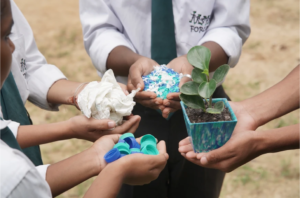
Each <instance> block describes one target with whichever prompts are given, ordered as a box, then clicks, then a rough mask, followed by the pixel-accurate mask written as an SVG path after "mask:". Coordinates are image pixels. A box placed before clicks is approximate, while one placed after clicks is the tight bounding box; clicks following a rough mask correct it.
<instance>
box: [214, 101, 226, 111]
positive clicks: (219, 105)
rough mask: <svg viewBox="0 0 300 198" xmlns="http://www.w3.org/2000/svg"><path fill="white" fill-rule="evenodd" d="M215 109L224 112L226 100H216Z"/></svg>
mask: <svg viewBox="0 0 300 198" xmlns="http://www.w3.org/2000/svg"><path fill="white" fill-rule="evenodd" d="M214 109H218V110H220V111H221V112H222V111H223V110H224V102H223V101H219V102H216V103H215V104H214Z"/></svg>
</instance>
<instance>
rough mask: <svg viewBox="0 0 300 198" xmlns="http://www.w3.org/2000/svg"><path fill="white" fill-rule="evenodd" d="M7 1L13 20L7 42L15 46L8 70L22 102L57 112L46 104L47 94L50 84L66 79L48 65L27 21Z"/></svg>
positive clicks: (13, 4)
mask: <svg viewBox="0 0 300 198" xmlns="http://www.w3.org/2000/svg"><path fill="white" fill-rule="evenodd" d="M10 2H11V10H12V16H13V20H14V25H13V27H12V34H11V35H10V39H11V41H12V42H13V43H14V45H15V51H14V53H13V60H12V65H11V71H12V74H13V76H14V79H15V81H16V84H17V87H18V89H19V92H20V95H21V98H22V100H23V103H24V104H25V102H26V101H27V100H29V101H30V102H32V103H33V104H35V105H37V106H39V107H41V108H42V109H46V110H52V111H57V110H58V105H54V104H49V103H48V101H47V94H48V91H49V89H50V87H51V86H52V85H53V83H55V82H56V81H57V80H60V79H66V77H65V75H64V74H63V73H62V72H61V71H60V70H59V69H58V68H57V67H56V66H54V65H51V64H48V63H47V61H46V59H45V57H44V56H43V55H42V54H41V52H40V51H39V50H38V48H37V45H36V43H35V40H34V35H33V32H32V29H31V27H30V25H29V23H28V22H27V20H26V18H25V17H24V15H23V14H22V12H21V11H20V9H19V8H18V7H17V5H16V4H15V2H14V1H13V0H11V1H10Z"/></svg>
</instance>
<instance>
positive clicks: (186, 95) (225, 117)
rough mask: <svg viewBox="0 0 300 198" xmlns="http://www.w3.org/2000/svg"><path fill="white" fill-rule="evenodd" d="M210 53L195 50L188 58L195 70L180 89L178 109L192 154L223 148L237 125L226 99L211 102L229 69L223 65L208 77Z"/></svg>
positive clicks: (189, 53) (190, 52)
mask: <svg viewBox="0 0 300 198" xmlns="http://www.w3.org/2000/svg"><path fill="white" fill-rule="evenodd" d="M210 58H211V52H210V50H209V49H208V48H206V47H204V46H195V47H193V48H191V49H190V50H189V52H188V54H187V59H188V61H189V63H190V64H191V65H193V67H194V69H193V71H192V75H191V76H192V81H189V82H186V83H185V84H183V85H182V87H181V88H180V92H181V94H180V99H181V102H180V103H181V107H182V111H183V114H184V119H185V123H186V127H187V131H188V135H189V136H190V137H191V141H192V144H193V147H194V151H195V152H197V153H199V152H208V151H211V150H213V149H217V148H219V147H221V146H223V145H224V144H225V143H226V142H227V141H228V140H229V138H230V137H231V134H232V132H233V130H234V127H235V125H236V123H237V119H236V116H235V115H234V112H233V111H232V109H231V107H230V105H229V103H228V101H227V99H226V98H217V99H212V95H213V93H214V92H215V90H216V88H217V84H218V83H220V82H222V80H223V79H224V77H225V76H226V74H227V72H228V70H229V68H230V67H229V65H222V66H220V67H219V68H218V69H216V71H215V72H214V75H213V77H212V78H210V77H209V62H210Z"/></svg>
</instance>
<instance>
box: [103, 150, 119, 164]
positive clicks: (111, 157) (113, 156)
mask: <svg viewBox="0 0 300 198" xmlns="http://www.w3.org/2000/svg"><path fill="white" fill-rule="evenodd" d="M120 157H121V153H120V151H119V150H118V149H117V148H113V149H111V150H110V151H108V152H107V153H106V154H105V155H104V159H105V161H106V162H107V163H111V162H113V161H116V160H117V159H119V158H120Z"/></svg>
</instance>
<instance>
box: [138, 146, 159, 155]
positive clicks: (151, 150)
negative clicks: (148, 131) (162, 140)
mask: <svg viewBox="0 0 300 198" xmlns="http://www.w3.org/2000/svg"><path fill="white" fill-rule="evenodd" d="M142 152H143V153H144V154H146V155H158V153H159V152H158V150H157V148H156V147H155V146H153V145H151V144H148V145H146V146H145V147H144V148H143V149H142Z"/></svg>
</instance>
